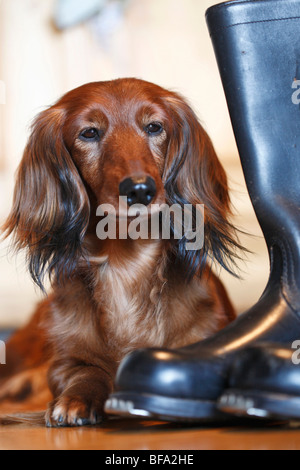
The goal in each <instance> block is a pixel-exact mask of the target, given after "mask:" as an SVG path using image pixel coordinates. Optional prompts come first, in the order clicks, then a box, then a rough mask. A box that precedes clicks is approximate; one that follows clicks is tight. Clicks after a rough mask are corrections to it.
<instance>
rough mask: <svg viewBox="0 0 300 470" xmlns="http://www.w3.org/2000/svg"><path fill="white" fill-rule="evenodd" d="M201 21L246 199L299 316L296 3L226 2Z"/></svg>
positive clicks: (299, 14)
mask: <svg viewBox="0 0 300 470" xmlns="http://www.w3.org/2000/svg"><path fill="white" fill-rule="evenodd" d="M206 19H207V24H208V28H209V31H210V34H211V39H212V43H213V46H214V50H215V54H216V58H217V62H218V66H219V71H220V75H221V79H222V83H223V87H224V91H225V95H226V99H227V104H228V108H229V113H230V117H231V121H232V125H233V129H234V133H235V138H236V142H237V146H238V150H239V154H240V158H241V163H242V167H243V170H244V175H245V179H246V184H247V188H248V191H249V194H250V198H251V200H252V203H253V206H254V210H255V213H256V215H257V218H258V221H259V223H260V225H261V228H262V231H263V233H264V236H265V238H266V242H267V245H268V248H269V252H270V255H271V263H272V264H273V263H274V262H276V263H278V261H277V260H276V261H274V256H275V257H276V256H277V257H278V256H281V257H282V261H281V262H282V264H283V272H282V291H283V293H284V295H285V296H286V298H287V301H288V302H289V303H290V304H291V306H292V307H293V308H294V309H295V310H299V308H300V295H299V289H298V286H300V42H299V37H300V1H299V0H257V1H246V2H245V1H231V2H225V3H222V4H220V5H217V6H213V7H211V8H209V9H208V10H207V12H206ZM298 90H299V91H298ZM275 246H277V247H278V248H279V249H274V247H275Z"/></svg>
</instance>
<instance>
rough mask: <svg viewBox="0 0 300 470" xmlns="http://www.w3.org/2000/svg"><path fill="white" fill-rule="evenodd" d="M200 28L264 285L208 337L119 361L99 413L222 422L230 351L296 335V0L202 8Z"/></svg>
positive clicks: (299, 57)
mask: <svg viewBox="0 0 300 470" xmlns="http://www.w3.org/2000/svg"><path fill="white" fill-rule="evenodd" d="M207 23H208V27H209V30H210V33H211V38H212V42H213V45H214V48H215V54H216V58H217V62H218V65H219V70H220V74H221V79H222V82H223V86H224V91H225V95H226V99H227V103H228V108H229V112H230V117H231V120H232V125H233V130H234V133H235V137H236V142H237V145H238V149H239V154H240V158H241V162H242V167H243V171H244V176H245V180H246V183H247V188H248V191H249V194H250V198H251V201H252V204H253V207H254V210H255V213H256V215H257V219H258V221H259V223H260V226H261V228H262V231H263V234H264V236H265V240H266V243H267V246H268V250H269V256H270V277H269V282H268V284H267V286H266V288H265V291H264V293H263V295H262V297H261V298H260V300H259V301H258V303H257V304H256V305H254V306H253V307H252V308H251V309H250V310H248V311H247V312H245V313H244V314H243V315H241V316H239V317H238V319H237V320H235V321H234V322H233V323H232V324H231V325H229V326H228V327H226V328H224V329H223V330H221V331H220V332H219V333H217V334H216V335H214V336H213V337H211V338H209V339H206V340H204V341H201V342H199V343H197V344H193V345H191V346H188V347H185V348H181V349H178V350H173V351H171V350H162V349H144V350H138V351H135V352H133V353H131V354H130V355H129V356H127V357H126V358H125V359H124V360H123V362H122V363H121V365H120V368H119V371H118V373H117V378H116V382H115V391H114V393H113V394H112V395H111V396H110V398H109V400H108V401H107V403H106V411H107V412H108V413H115V414H123V415H124V414H126V415H128V414H129V415H138V416H148V417H155V418H160V419H167V420H196V421H199V420H211V419H214V420H215V419H218V418H222V417H224V414H222V413H221V412H220V411H218V409H217V406H216V401H217V399H218V397H219V396H220V395H221V394H222V391H223V390H224V389H225V387H226V385H227V370H228V367H229V365H230V363H231V361H232V359H233V358H234V357H235V356H236V355H237V354H239V351H240V350H241V349H242V348H244V347H246V346H248V345H251V344H254V343H258V342H261V341H277V342H281V343H286V344H290V343H291V342H292V341H294V340H296V339H300V45H299V37H300V0H284V1H283V0H256V1H254V0H248V1H230V2H225V3H222V4H219V5H216V6H214V7H211V8H210V9H209V10H208V11H207ZM298 89H299V92H298Z"/></svg>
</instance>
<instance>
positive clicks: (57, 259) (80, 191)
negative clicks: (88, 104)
mask: <svg viewBox="0 0 300 470" xmlns="http://www.w3.org/2000/svg"><path fill="white" fill-rule="evenodd" d="M63 122H64V109H62V108H59V107H55V106H53V107H52V108H49V109H47V110H45V111H43V112H42V113H40V114H39V115H38V116H37V118H36V119H35V121H34V124H33V128H32V133H31V136H30V138H29V140H28V143H27V146H26V148H25V151H24V154H23V158H22V161H21V163H20V166H19V168H18V172H17V178H16V184H15V192H14V200H13V207H12V210H11V213H10V215H9V217H8V219H7V220H6V223H5V224H4V227H2V231H3V232H4V234H5V236H8V235H10V234H13V235H14V244H15V246H16V247H17V248H18V249H21V248H25V249H27V258H28V264H29V271H30V274H31V276H32V278H33V280H34V281H35V282H36V284H37V285H38V286H39V287H41V288H42V289H43V278H44V276H45V274H46V273H48V274H49V276H50V277H51V278H52V279H53V278H54V279H56V280H62V279H63V278H65V277H68V276H70V274H71V273H72V272H73V270H74V267H75V266H76V264H77V262H78V260H79V258H80V257H81V256H82V254H83V253H82V240H83V237H84V235H85V232H86V228H87V225H88V221H89V199H88V196H87V194H86V190H85V187H84V185H83V182H82V180H81V178H80V175H79V173H78V171H77V169H76V167H75V164H74V162H73V160H72V158H71V155H70V154H69V152H68V150H67V148H66V146H65V144H64V139H63V134H62V129H63Z"/></svg>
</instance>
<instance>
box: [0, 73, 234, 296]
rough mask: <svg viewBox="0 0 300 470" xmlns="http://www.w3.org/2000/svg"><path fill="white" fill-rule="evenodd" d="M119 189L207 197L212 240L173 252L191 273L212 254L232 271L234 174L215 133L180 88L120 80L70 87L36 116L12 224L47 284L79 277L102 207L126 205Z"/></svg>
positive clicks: (138, 199) (144, 195)
mask: <svg viewBox="0 0 300 470" xmlns="http://www.w3.org/2000/svg"><path fill="white" fill-rule="evenodd" d="M120 195H121V196H126V197H127V204H128V207H129V206H130V205H131V204H133V203H141V204H144V205H145V206H148V208H149V207H151V205H153V204H162V203H164V202H166V203H167V204H169V205H172V204H179V205H181V206H183V205H184V204H192V205H193V206H196V205H197V204H203V205H204V208H205V229H204V233H205V237H204V238H205V243H204V247H203V248H202V249H199V250H194V251H189V252H187V251H186V250H185V243H186V240H185V237H184V236H183V237H182V239H181V240H179V241H178V240H177V241H176V242H175V241H174V243H171V244H170V245H171V246H172V250H173V253H175V255H176V257H178V258H179V259H180V260H181V261H182V262H183V264H184V265H185V267H186V272H187V273H190V274H193V273H194V272H195V271H196V270H197V269H198V268H199V266H200V265H201V264H202V265H203V264H204V263H205V262H206V258H207V255H209V256H210V257H211V258H212V259H214V260H216V261H217V262H219V263H220V264H221V265H222V266H224V267H225V268H227V269H229V263H228V260H231V259H232V254H233V249H234V247H236V246H238V244H237V242H236V239H235V232H234V229H233V227H232V225H231V224H230V223H229V221H228V216H229V214H230V209H229V206H230V203H229V195H228V188H227V180H226V175H225V172H224V170H223V168H222V166H221V164H220V162H219V160H218V158H217V156H216V154H215V151H214V149H213V146H212V144H211V141H210V139H209V137H208V136H207V134H206V132H205V131H204V129H203V128H202V126H201V125H200V124H199V122H198V120H197V118H196V116H195V114H194V112H193V111H192V109H191V108H190V106H189V105H188V104H187V103H186V101H185V100H184V99H182V98H181V97H180V96H179V95H178V94H176V93H174V92H170V91H167V90H165V89H163V88H161V87H159V86H157V85H154V84H152V83H148V82H145V81H142V80H137V79H119V80H114V81H109V82H96V83H89V84H86V85H83V86H81V87H79V88H77V89H75V90H72V91H70V92H69V93H67V94H66V95H64V96H63V97H62V98H61V99H60V100H59V101H58V102H57V103H56V104H55V105H54V106H52V107H51V108H49V109H47V110H45V111H43V112H42V113H41V114H39V115H38V116H37V118H36V120H35V122H34V124H33V128H32V133H31V136H30V138H29V141H28V144H27V147H26V149H25V152H24V155H23V159H22V161H21V164H20V166H19V169H18V174H17V180H16V186H15V193H14V203H13V208H12V211H11V213H10V215H9V217H8V219H7V221H6V224H5V226H4V231H5V233H6V234H7V235H9V234H11V233H14V237H15V243H16V246H17V247H18V248H25V247H26V248H27V249H28V255H29V268H30V272H31V275H32V277H33V279H34V281H35V282H36V283H37V284H38V285H39V286H41V287H42V281H43V277H44V275H45V273H46V272H48V273H49V274H50V275H54V277H55V278H56V279H63V278H64V277H66V276H70V274H71V273H72V272H73V271H74V269H75V268H76V265H77V263H78V260H79V259H80V258H81V257H82V256H84V252H83V250H84V248H83V246H84V243H83V241H84V239H85V237H86V234H87V233H89V232H91V231H92V230H94V229H95V221H96V217H95V215H96V209H97V207H98V206H99V205H101V204H111V205H112V206H113V207H114V208H115V209H116V211H118V210H119V196H120ZM123 210H124V207H123ZM125 210H126V209H125Z"/></svg>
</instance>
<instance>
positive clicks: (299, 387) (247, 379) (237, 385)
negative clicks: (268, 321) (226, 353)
mask: <svg viewBox="0 0 300 470" xmlns="http://www.w3.org/2000/svg"><path fill="white" fill-rule="evenodd" d="M295 343H297V344H295V345H293V348H291V347H289V348H287V347H285V346H283V345H281V344H276V343H267V344H265V343H262V344H260V345H259V346H258V345H257V346H251V347H249V348H245V349H244V350H243V351H241V352H240V354H239V355H238V356H237V357H236V358H235V359H234V360H233V361H232V364H231V366H230V368H229V370H228V389H227V390H225V392H223V394H222V396H221V398H220V399H219V408H220V409H221V410H222V411H225V412H227V413H230V414H233V415H235V416H239V417H240V416H242V417H245V416H247V417H251V418H253V417H255V418H261V419H268V420H270V419H275V420H278V419H280V420H290V419H297V420H299V418H300V367H299V364H300V349H299V346H300V341H296V342H295Z"/></svg>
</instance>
